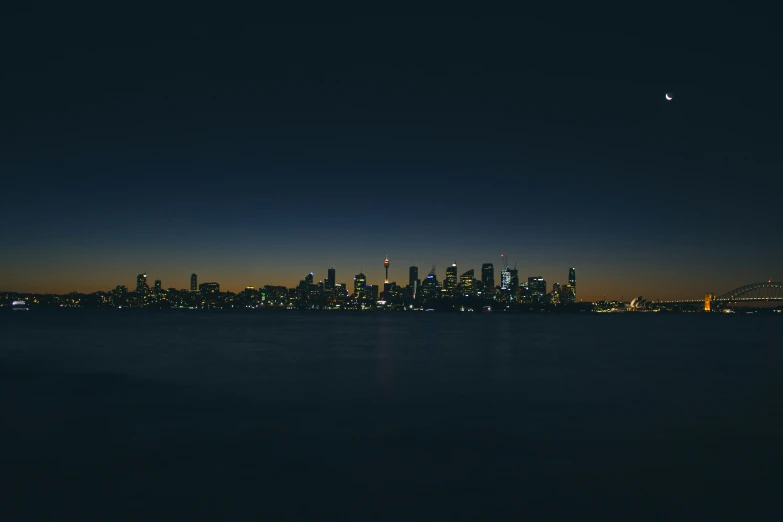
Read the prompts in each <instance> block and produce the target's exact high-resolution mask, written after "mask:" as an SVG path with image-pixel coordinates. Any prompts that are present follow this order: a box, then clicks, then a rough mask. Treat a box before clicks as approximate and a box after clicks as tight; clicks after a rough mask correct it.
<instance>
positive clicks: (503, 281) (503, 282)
mask: <svg viewBox="0 0 783 522" xmlns="http://www.w3.org/2000/svg"><path fill="white" fill-rule="evenodd" d="M500 288H502V289H503V290H508V289H510V288H511V270H509V269H508V267H505V268H504V269H503V271H502V272H501V273H500Z"/></svg>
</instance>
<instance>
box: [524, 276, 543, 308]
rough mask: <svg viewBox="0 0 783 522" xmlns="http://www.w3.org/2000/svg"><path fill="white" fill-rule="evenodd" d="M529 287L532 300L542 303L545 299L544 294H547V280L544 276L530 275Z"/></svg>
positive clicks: (528, 279)
mask: <svg viewBox="0 0 783 522" xmlns="http://www.w3.org/2000/svg"><path fill="white" fill-rule="evenodd" d="M527 288H528V293H529V294H530V299H531V301H532V302H534V303H540V302H542V301H543V299H544V296H545V295H546V281H545V280H544V278H543V277H541V276H536V277H528V278H527Z"/></svg>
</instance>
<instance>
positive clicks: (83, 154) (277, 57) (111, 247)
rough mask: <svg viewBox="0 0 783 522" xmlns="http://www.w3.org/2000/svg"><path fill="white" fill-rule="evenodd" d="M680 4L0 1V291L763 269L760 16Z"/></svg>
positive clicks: (772, 268) (765, 200)
mask: <svg viewBox="0 0 783 522" xmlns="http://www.w3.org/2000/svg"><path fill="white" fill-rule="evenodd" d="M697 15H698V16H688V15H686V14H682V15H680V16H678V17H676V18H674V17H668V16H658V17H656V16H651V15H650V13H644V12H639V13H622V14H615V15H613V16H614V17H613V16H605V15H601V16H598V14H597V13H596V15H595V19H582V20H581V21H580V22H579V23H568V22H564V21H562V20H560V19H558V18H553V17H549V16H544V15H541V16H537V17H531V16H528V17H524V18H522V17H517V18H515V17H502V18H492V17H489V18H481V17H478V18H476V17H470V18H467V17H451V18H443V17H440V18H435V17H432V18H427V17H422V18H413V19H411V18H383V19H382V18H352V19H345V18H343V19H339V20H329V19H322V20H316V19H301V20H289V21H287V22H286V23H274V22H272V21H270V22H269V23H255V22H252V20H256V19H264V18H263V17H252V16H240V15H232V16H225V17H221V16H212V17H210V18H209V19H207V18H203V19H202V18H196V17H185V18H182V17H177V16H173V14H172V15H171V16H166V14H165V13H164V14H162V15H161V16H158V17H156V18H155V19H154V20H149V19H143V20H141V19H140V20H134V19H133V18H127V17H119V16H111V13H102V14H100V15H93V17H89V16H77V14H75V13H71V15H70V18H68V19H67V22H68V23H63V20H62V19H59V20H58V19H57V17H47V18H45V19H43V18H40V17H37V16H36V15H34V14H32V13H25V12H19V13H12V14H11V15H10V17H9V19H8V20H9V21H8V25H7V27H6V28H5V29H6V30H5V36H4V38H5V39H4V43H6V44H8V45H9V46H10V47H9V48H11V49H13V50H14V51H15V52H14V53H12V57H11V58H10V60H9V63H8V64H7V66H5V67H4V68H3V70H2V73H1V74H2V78H0V81H2V84H3V85H4V89H5V90H6V94H5V96H4V98H5V99H6V100H8V101H9V103H6V104H4V105H3V106H2V109H1V110H2V118H1V119H0V133H1V134H0V138H2V144H1V145H0V147H1V149H0V172H2V183H3V186H4V187H5V190H4V191H3V192H4V196H5V197H4V202H5V211H6V212H5V213H6V216H7V219H6V220H5V223H6V226H3V227H2V228H0V249H1V250H2V251H3V252H6V253H7V254H6V255H5V256H4V257H5V259H4V263H3V264H4V266H5V268H4V269H3V270H2V273H0V290H2V289H11V290H19V291H57V292H61V291H70V290H78V291H94V290H99V289H102V290H107V289H109V288H111V287H113V286H114V285H116V284H126V285H129V286H131V285H133V281H134V276H135V274H137V273H139V272H140V271H145V270H146V271H147V273H148V274H149V276H150V278H151V279H156V278H160V279H162V280H163V285H164V286H165V287H169V286H173V287H176V288H185V287H186V286H187V285H188V281H189V275H190V273H191V272H196V273H198V274H199V278H200V280H201V281H210V280H215V281H219V282H220V283H221V285H222V287H223V288H226V289H230V290H238V289H240V288H243V287H244V286H246V285H255V286H260V285H263V284H284V285H294V284H296V283H297V282H298V281H299V279H301V278H302V277H303V276H304V274H306V273H308V272H311V271H313V272H315V274H316V278H317V279H322V278H323V277H324V276H325V274H326V269H327V268H328V266H330V265H332V266H334V267H335V268H336V269H337V274H338V276H337V279H338V280H339V281H344V282H350V281H351V280H352V277H353V274H355V273H357V272H358V271H359V270H360V269H362V268H363V269H364V272H365V273H366V274H367V275H368V277H369V280H370V282H371V283H375V284H380V283H382V278H383V266H382V262H383V259H384V256H385V255H386V254H387V253H388V254H389V257H390V259H391V269H390V272H391V274H392V276H393V277H392V279H394V280H396V281H397V282H400V283H403V282H406V281H407V267H408V266H409V265H410V264H416V265H418V266H419V271H420V274H421V276H422V277H423V276H424V275H426V273H427V271H428V270H429V267H430V266H431V265H432V264H435V265H437V272H438V276H439V278H441V279H442V278H443V275H444V274H445V266H446V265H447V264H450V263H451V262H452V261H453V260H455V259H456V261H457V263H458V265H459V269H460V272H462V271H463V270H467V269H469V268H475V269H476V271H477V272H478V271H479V269H480V266H481V263H482V262H493V263H495V264H496V267H499V266H500V257H499V255H500V254H501V253H503V252H507V253H508V254H509V259H510V260H511V261H512V262H513V261H516V262H517V264H518V267H519V269H520V277H522V278H526V277H527V276H532V275H542V276H544V277H545V278H546V279H547V281H548V282H549V283H550V284H551V283H553V282H561V283H563V282H565V281H566V279H567V270H568V268H569V267H570V266H575V267H576V268H577V273H578V281H579V283H578V284H579V289H580V297H582V298H584V299H595V298H600V297H603V296H604V295H606V296H608V297H616V298H619V297H620V296H625V297H626V298H629V297H632V296H636V295H645V296H646V297H649V298H662V297H672V298H677V297H692V296H698V295H701V294H703V293H704V292H707V291H710V292H715V293H721V292H723V291H727V290H729V289H731V288H733V287H736V286H739V285H742V284H745V283H750V282H755V281H759V280H766V279H777V280H781V279H783V273H781V271H780V259H781V254H782V253H783V248H781V246H780V241H779V233H778V232H777V222H778V221H779V207H780V205H779V203H778V202H777V199H779V198H778V197H777V194H779V193H780V190H781V188H782V187H781V185H782V184H783V183H782V182H781V177H780V172H781V159H780V150H779V144H780V143H781V138H782V137H783V136H781V134H782V133H781V129H780V125H779V122H780V121H783V107H782V106H781V102H780V100H779V97H780V95H779V92H780V87H781V85H780V81H779V79H778V78H777V77H776V75H775V74H774V72H773V71H774V70H775V66H774V65H773V64H774V63H775V57H774V50H773V49H775V45H774V42H775V39H774V38H773V32H772V28H771V26H770V25H769V23H770V22H768V19H767V18H766V17H764V16H763V13H762V14H760V15H759V16H758V17H756V18H744V17H743V16H741V15H740V14H739V13H733V12H730V11H727V10H726V9H725V8H718V7H716V8H715V10H714V12H710V13H706V14H705V13H698V14H697ZM64 16H65V15H64ZM248 20H250V21H248ZM629 20H632V21H633V22H630V21H629ZM667 91H671V92H673V93H674V96H675V99H674V101H673V102H670V103H667V102H666V101H665V100H664V93H665V92H667ZM497 270H498V272H499V268H497Z"/></svg>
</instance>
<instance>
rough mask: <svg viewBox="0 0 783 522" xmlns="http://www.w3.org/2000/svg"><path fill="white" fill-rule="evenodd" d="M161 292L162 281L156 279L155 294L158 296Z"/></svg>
mask: <svg viewBox="0 0 783 522" xmlns="http://www.w3.org/2000/svg"><path fill="white" fill-rule="evenodd" d="M160 290H161V284H160V279H156V280H155V293H156V294H159V293H160Z"/></svg>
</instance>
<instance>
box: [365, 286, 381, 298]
mask: <svg viewBox="0 0 783 522" xmlns="http://www.w3.org/2000/svg"><path fill="white" fill-rule="evenodd" d="M364 296H365V297H366V298H367V299H372V300H373V301H376V300H377V299H378V285H367V286H365V287H364Z"/></svg>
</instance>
